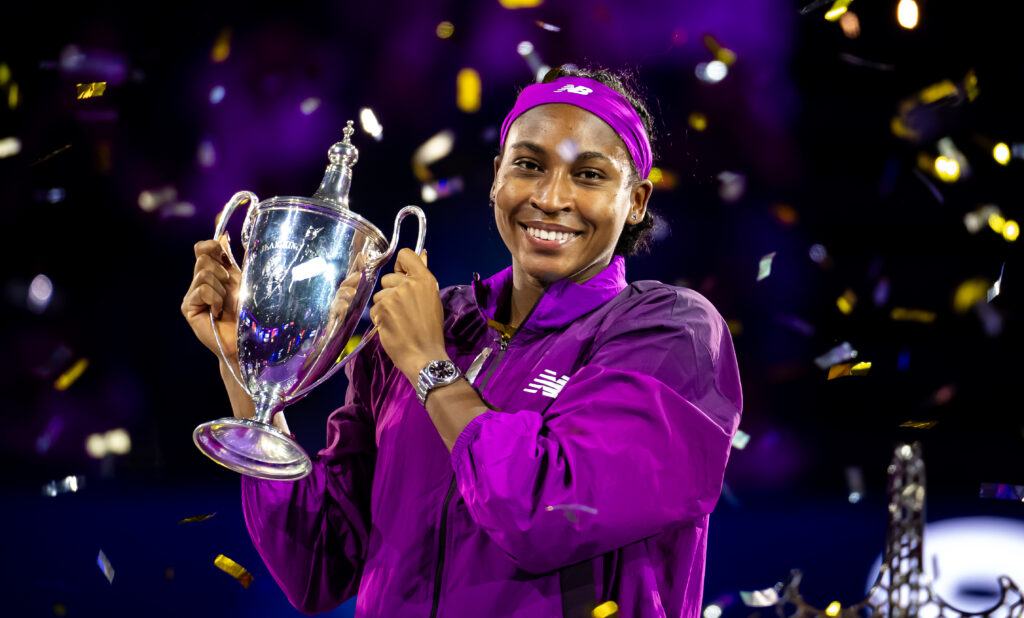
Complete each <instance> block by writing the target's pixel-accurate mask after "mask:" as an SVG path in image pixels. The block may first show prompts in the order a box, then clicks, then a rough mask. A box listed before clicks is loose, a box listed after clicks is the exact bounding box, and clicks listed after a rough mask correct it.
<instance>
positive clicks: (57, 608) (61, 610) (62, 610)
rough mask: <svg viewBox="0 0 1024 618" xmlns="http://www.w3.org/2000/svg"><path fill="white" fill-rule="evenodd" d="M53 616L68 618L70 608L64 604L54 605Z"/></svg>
mask: <svg viewBox="0 0 1024 618" xmlns="http://www.w3.org/2000/svg"><path fill="white" fill-rule="evenodd" d="M53 615H54V616H67V615H68V608H67V606H66V605H64V604H63V603H54V604H53Z"/></svg>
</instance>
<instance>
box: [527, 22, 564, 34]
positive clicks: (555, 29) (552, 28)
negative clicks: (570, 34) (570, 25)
mask: <svg viewBox="0 0 1024 618" xmlns="http://www.w3.org/2000/svg"><path fill="white" fill-rule="evenodd" d="M533 23H535V24H537V25H538V26H540V27H541V28H543V29H545V30H547V31H548V32H561V31H562V29H561V28H559V27H558V26H556V25H554V24H549V23H547V22H543V21H541V20H539V19H536V20H534V22H533Z"/></svg>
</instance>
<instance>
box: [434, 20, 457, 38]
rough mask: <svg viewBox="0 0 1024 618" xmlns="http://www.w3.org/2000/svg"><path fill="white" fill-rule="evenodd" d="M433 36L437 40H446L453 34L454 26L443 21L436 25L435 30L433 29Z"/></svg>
mask: <svg viewBox="0 0 1024 618" xmlns="http://www.w3.org/2000/svg"><path fill="white" fill-rule="evenodd" d="M434 34H436V35H437V38H439V39H447V38H449V37H451V36H452V35H453V34H455V24H453V23H452V22H450V21H443V22H441V23H439V24H437V28H435V29H434Z"/></svg>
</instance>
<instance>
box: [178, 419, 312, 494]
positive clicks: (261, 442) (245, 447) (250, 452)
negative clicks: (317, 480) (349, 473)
mask: <svg viewBox="0 0 1024 618" xmlns="http://www.w3.org/2000/svg"><path fill="white" fill-rule="evenodd" d="M192 441H193V442H195V443H196V446H197V447H199V450H200V451H202V452H203V453H204V454H205V455H206V456H207V457H209V458H210V459H212V460H214V461H215V462H217V463H219V464H220V465H222V466H224V467H225V468H228V469H229V470H234V471H235V472H240V473H242V474H245V475H247V476H252V477H256V478H259V479H267V480H270V481H294V480H298V479H301V478H303V477H304V476H306V475H308V474H309V471H310V470H311V469H312V467H313V463H312V462H311V461H310V459H309V455H307V454H306V451H304V450H303V449H302V447H301V446H299V443H298V442H296V441H295V440H293V439H291V438H290V437H288V435H287V434H285V433H284V432H282V431H280V430H279V429H277V428H276V427H274V426H272V425H267V424H266V423H260V422H258V421H253V420H250V419H247V418H222V419H219V420H216V421H210V422H209V423H203V424H202V425H200V426H198V427H196V430H195V431H194V432H192Z"/></svg>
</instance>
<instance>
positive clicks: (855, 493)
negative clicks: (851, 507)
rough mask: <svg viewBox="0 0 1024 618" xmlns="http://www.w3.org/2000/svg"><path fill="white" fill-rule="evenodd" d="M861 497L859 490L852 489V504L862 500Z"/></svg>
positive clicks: (850, 498)
mask: <svg viewBox="0 0 1024 618" xmlns="http://www.w3.org/2000/svg"><path fill="white" fill-rule="evenodd" d="M860 499H861V495H860V492H859V491H851V492H850V496H849V500H850V504H857V503H858V502H860Z"/></svg>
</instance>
